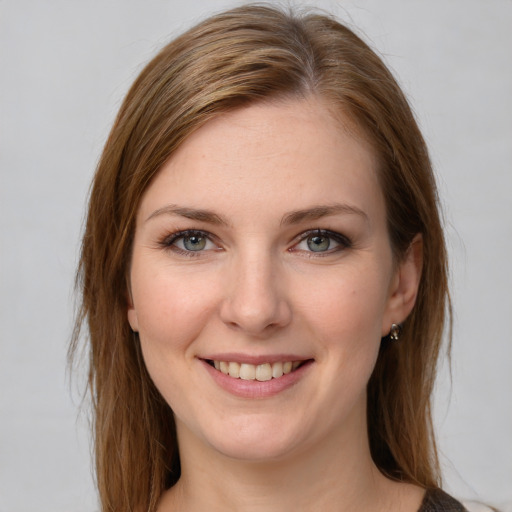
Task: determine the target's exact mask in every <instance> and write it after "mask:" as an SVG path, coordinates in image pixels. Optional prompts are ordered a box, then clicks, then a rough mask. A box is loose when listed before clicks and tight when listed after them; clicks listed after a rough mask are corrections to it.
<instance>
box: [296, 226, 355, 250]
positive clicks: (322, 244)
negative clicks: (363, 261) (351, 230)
mask: <svg viewBox="0 0 512 512" xmlns="http://www.w3.org/2000/svg"><path fill="white" fill-rule="evenodd" d="M351 245H352V243H351V242H350V240H349V239H348V238H347V237H346V236H344V235H342V234H341V233H336V232H334V231H329V230H325V229H315V230H313V231H308V232H306V233H303V234H302V235H301V240H300V241H299V243H298V244H297V245H295V246H294V247H293V248H292V250H293V251H306V252H309V253H329V254H330V253H333V252H338V251H341V250H343V249H347V248H349V247H351Z"/></svg>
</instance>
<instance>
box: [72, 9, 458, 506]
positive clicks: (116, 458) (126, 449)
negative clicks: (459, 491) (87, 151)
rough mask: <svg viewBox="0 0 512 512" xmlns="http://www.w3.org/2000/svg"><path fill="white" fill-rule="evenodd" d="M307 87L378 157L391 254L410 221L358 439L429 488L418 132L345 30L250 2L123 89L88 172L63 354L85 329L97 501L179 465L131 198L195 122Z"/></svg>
mask: <svg viewBox="0 0 512 512" xmlns="http://www.w3.org/2000/svg"><path fill="white" fill-rule="evenodd" d="M310 96H316V97H319V98H321V99H323V100H325V101H326V102H327V103H328V104H329V105H330V106H331V107H332V109H333V110H335V111H337V112H338V113H340V114H341V115H342V116H343V118H345V119H348V120H350V121H351V122H352V123H353V124H354V126H356V127H357V129H358V132H360V133H361V134H362V135H363V136H364V137H365V138H366V139H367V140H368V141H369V142H370V144H371V146H372V148H373V150H374V151H375V154H376V156H377V159H378V162H379V169H378V172H379V180H380V184H381V187H382V191H383V195H384V198H385V204H386V213H387V223H388V229H389V237H390V242H391V246H392V250H393V254H394V258H395V261H399V260H400V258H402V257H403V256H404V255H405V253H406V252H407V250H408V248H409V247H410V244H411V242H412V240H413V238H414V237H415V235H417V234H418V233H420V234H421V235H422V238H423V263H422V265H423V267H422V278H421V282H420V285H419V291H418V296H417V300H416V304H415V306H414V309H413V311H412V313H411V314H410V315H409V317H408V318H407V320H406V321H405V322H404V323H403V326H402V329H403V330H402V337H401V341H400V343H390V342H388V341H387V340H386V339H384V340H383V342H382V344H381V350H380V354H379V357H378V360H377V363H376V367H375V370H374V372H373V374H372V376H371V379H370V382H369V384H368V405H367V408H368V409H367V420H368V421H367V423H368V435H369V442H370V449H371V453H372V457H373V460H374V462H375V464H376V465H377V467H378V468H379V469H380V471H381V472H382V473H383V474H385V475H387V476H388V477H390V478H393V479H396V480H401V481H407V482H412V483H416V484H418V485H421V486H424V487H437V486H439V485H440V471H439V462H438V458H437V453H436V446H435V438H434V432H433V428H432V418H431V393H432V389H433V384H434V378H435V374H436V365H437V359H438V355H439V351H440V347H441V340H442V335H443V330H444V325H445V320H446V316H447V314H448V313H449V312H450V302H449V295H448V284H447V280H448V279H447V258H446V249H445V243H444V236H443V230H442V226H441V220H440V215H439V206H438V197H437V191H436V185H435V180H434V176H433V172H432V168H431V163H430V159H429V156H428V152H427V148H426V145H425V142H424V140H423V137H422V135H421V133H420V131H419V128H418V126H417V123H416V121H415V119H414V116H413V113H412V111H411V108H410V107H409V105H408V102H407V100H406V98H405V97H404V95H403V93H402V91H401V89H400V87H399V86H398V84H397V82H396V81H395V79H394V78H393V76H392V74H391V73H390V71H389V70H388V69H387V67H386V66H385V65H384V63H383V62H382V60H381V59H380V58H379V57H378V56H377V55H376V53H375V52H374V51H372V50H371V49H370V48H369V46H368V45H367V44H366V43H364V42H363V41H362V40H361V39H360V38H359V37H358V36H357V35H356V34H355V33H354V32H353V31H351V30H350V29H349V28H347V27H345V26H343V25H342V24H340V23H339V22H338V21H336V20H335V19H333V18H331V17H330V16H327V15H324V14H317V13H315V12H304V13H293V12H289V11H285V10H282V9H280V8H275V7H272V6H268V5H246V6H243V7H239V8H235V9H232V10H230V11H226V12H223V13H221V14H218V15H215V16H213V17H211V18H209V19H207V20H206V21H203V22H202V23H200V24H199V25H197V26H195V27H194V28H192V29H190V30H189V31H187V32H186V33H184V34H183V35H181V36H180V37H178V38H177V39H175V40H174V41H172V42H171V43H170V44H168V45H167V46H165V47H164V48H163V49H162V50H161V51H160V52H159V53H158V54H157V55H156V57H155V58H154V59H153V60H152V61H151V62H150V63H149V64H147V66H146V67H145V68H144V69H143V71H142V72H141V74H140V75H139V77H138V78H137V79H136V81H135V83H134V84H133V86H132V87H131V89H130V90H129V92H128V94H127V96H126V98H125V100H124V102H123V104H122V106H121V109H120V111H119V113H118V116H117V119H116V121H115V123H114V126H113V128H112V131H111V132H110V135H109V137H108V140H107V143H106V145H105V148H104V151H103V154H102V156H101V159H100V161H99V164H98V167H97V170H96V174H95V177H94V181H93V184H92V188H91V192H90V199H89V209H88V215H87V220H86V226H85V233H84V236H83V242H82V248H81V259H80V263H79V268H78V273H77V286H78V288H79V290H80V293H81V307H80V310H79V313H78V315H77V318H76V324H75V331H74V336H73V340H72V344H71V349H70V354H71V357H73V356H74V355H75V354H76V349H77V346H78V343H79V338H80V333H81V330H82V328H83V327H84V324H86V325H87V327H88V347H89V359H90V360H89V379H88V382H89V389H90V394H91V397H92V407H93V417H94V433H95V437H94V441H95V456H96V478H97V485H98V490H99V495H100V500H101V504H102V510H103V511H119V510H126V511H134V510H139V509H140V510H147V511H150V512H151V511H154V510H155V509H156V504H157V502H158V499H159V497H160V495H161V493H162V492H163V490H164V489H166V488H168V487H170V486H172V485H173V484H174V483H176V481H177V480H178V478H179V476H180V463H179V454H178V450H177V442H176V434H175V426H174V419H173V413H172V410H171V408H170V407H169V405H168V404H167V403H166V402H165V401H164V399H163V398H162V397H161V395H160V393H159V392H158V391H157V390H156V388H155V386H154V384H153V383H152V381H151V378H150V376H149V375H148V372H147V370H146V368H145V365H144V361H143V358H142V355H141V349H140V344H139V341H138V338H137V336H136V335H134V333H132V331H131V329H130V326H129V324H128V321H127V308H128V291H127V279H128V271H129V264H130V257H131V250H132V242H133V236H134V230H135V216H136V213H137V209H138V205H139V203H140V200H141V197H142V195H143V194H144V191H145V190H146V188H147V187H148V184H149V183H150V182H151V180H152V179H153V178H154V177H155V175H156V174H157V173H158V171H159V169H160V168H161V167H162V165H163V164H164V162H166V161H167V160H168V159H169V158H170V157H171V156H172V155H173V153H174V152H175V151H176V150H177V148H178V147H180V145H181V144H182V143H183V141H184V140H185V139H186V138H187V137H189V136H190V134H191V133H192V132H194V131H195V130H197V129H198V128H200V127H201V126H203V125H204V124H205V123H207V122H208V121H209V120H210V119H212V118H214V117H215V116H218V115H219V114H220V113H223V112H227V111H231V110H233V109H237V108H241V107H243V106H246V105H249V104H254V103H257V102H261V101H274V100H279V99H281V98H286V97H291V98H293V97H310Z"/></svg>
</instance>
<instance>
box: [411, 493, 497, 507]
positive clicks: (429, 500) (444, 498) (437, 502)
mask: <svg viewBox="0 0 512 512" xmlns="http://www.w3.org/2000/svg"><path fill="white" fill-rule="evenodd" d="M492 510H493V509H492V508H490V507H487V506H485V505H482V504H480V503H475V502H464V503H461V502H460V501H457V500H456V499H455V498H452V497H451V496H450V495H449V494H447V493H445V492H444V491H442V490H441V489H427V491H426V492H425V497H424V498H423V502H422V504H421V507H420V509H419V510H418V512H492Z"/></svg>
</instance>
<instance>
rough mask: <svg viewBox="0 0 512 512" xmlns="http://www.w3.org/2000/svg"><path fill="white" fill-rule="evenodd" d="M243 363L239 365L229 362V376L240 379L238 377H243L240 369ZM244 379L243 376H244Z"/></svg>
mask: <svg viewBox="0 0 512 512" xmlns="http://www.w3.org/2000/svg"><path fill="white" fill-rule="evenodd" d="M241 369H242V368H241V365H239V364H238V363H233V362H231V363H228V373H229V376H230V377H234V378H235V379H238V377H241V375H240V370H241ZM242 379H243V377H242Z"/></svg>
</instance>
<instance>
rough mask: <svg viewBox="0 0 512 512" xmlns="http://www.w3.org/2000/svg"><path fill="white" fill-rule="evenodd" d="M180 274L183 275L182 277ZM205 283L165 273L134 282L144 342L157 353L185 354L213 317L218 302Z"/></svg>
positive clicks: (143, 275) (138, 278) (140, 275)
mask: <svg viewBox="0 0 512 512" xmlns="http://www.w3.org/2000/svg"><path fill="white" fill-rule="evenodd" d="M178 274H179V273H178ZM201 283H204V280H202V279H197V278H196V279H194V278H190V279H188V278H186V277H183V276H181V277H180V276H178V277H177V276H176V273H170V272H169V271H165V269H164V270H162V271H161V272H157V273H154V274H152V275H148V274H147V273H142V272H141V273H139V274H138V275H134V277H133V279H132V290H133V299H134V305H135V309H136V311H137V318H138V324H139V332H140V336H141V340H144V342H145V345H147V347H148V348H151V349H154V350H158V351H160V350H162V351H163V350H165V351H169V350H174V349H176V350H183V349H184V348H185V347H186V346H187V344H188V343H189V342H190V341H191V340H193V339H194V338H195V336H196V335H197V334H198V333H199V332H200V330H201V328H202V327H203V325H204V323H205V321H206V318H207V317H208V316H209V315H210V312H211V310H212V307H213V304H214V302H215V299H214V297H213V294H212V290H211V289H210V290H208V289H205V287H204V286H201Z"/></svg>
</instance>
